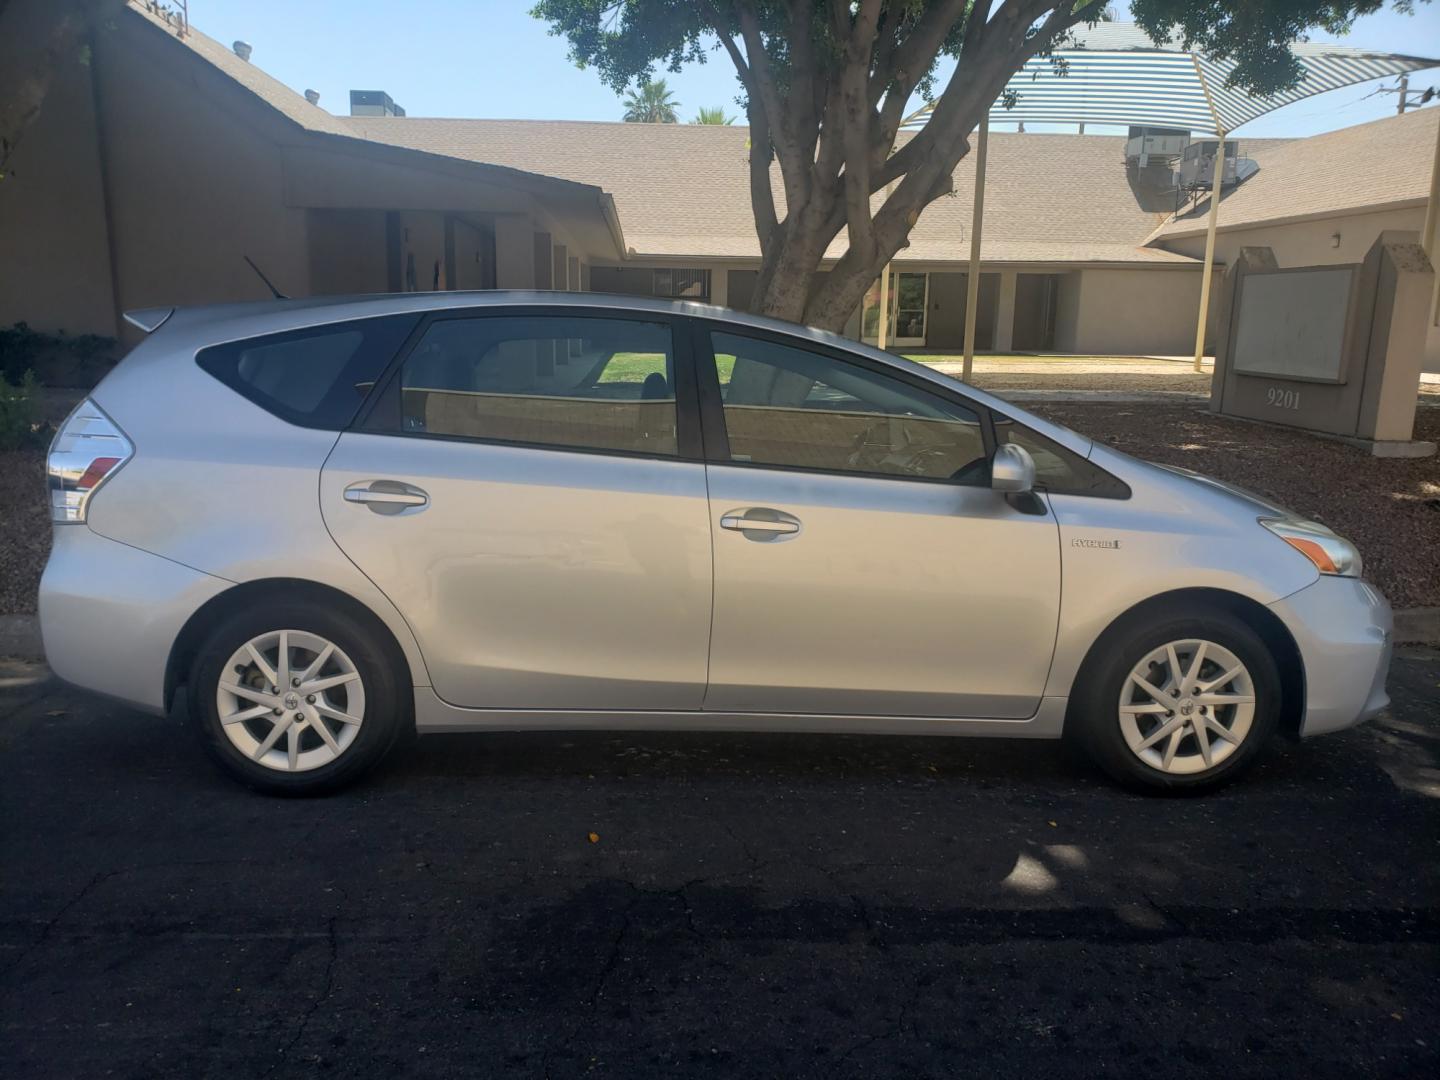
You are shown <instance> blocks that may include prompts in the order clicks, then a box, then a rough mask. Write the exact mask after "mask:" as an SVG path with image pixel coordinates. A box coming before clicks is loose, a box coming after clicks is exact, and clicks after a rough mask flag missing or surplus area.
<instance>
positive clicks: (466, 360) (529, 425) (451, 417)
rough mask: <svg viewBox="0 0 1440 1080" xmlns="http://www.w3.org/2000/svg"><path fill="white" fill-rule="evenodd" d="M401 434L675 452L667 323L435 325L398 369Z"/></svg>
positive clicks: (578, 320) (500, 320)
mask: <svg viewBox="0 0 1440 1080" xmlns="http://www.w3.org/2000/svg"><path fill="white" fill-rule="evenodd" d="M400 394H401V425H402V427H403V430H405V431H407V432H413V433H424V434H428V435H445V436H452V437H460V438H472V439H494V440H498V441H503V442H520V443H533V444H539V445H544V446H557V447H575V448H578V449H588V450H614V451H626V452H632V453H647V454H674V453H676V450H677V446H676V413H675V364H674V353H673V350H672V348H671V341H670V329H669V327H668V326H667V325H664V324H660V323H647V322H637V321H628V320H621V319H602V318H585V317H574V318H563V317H562V318H550V317H544V316H533V317H496V318H474V319H447V320H443V321H441V322H437V323H435V324H433V325H432V326H431V327H430V329H429V330H427V331H426V332H425V336H424V337H423V338H422V339H421V340H420V343H419V344H418V345H416V347H415V349H414V351H413V352H412V353H411V354H410V355H409V357H407V358H406V360H405V364H404V366H403V369H402V372H401V385H400Z"/></svg>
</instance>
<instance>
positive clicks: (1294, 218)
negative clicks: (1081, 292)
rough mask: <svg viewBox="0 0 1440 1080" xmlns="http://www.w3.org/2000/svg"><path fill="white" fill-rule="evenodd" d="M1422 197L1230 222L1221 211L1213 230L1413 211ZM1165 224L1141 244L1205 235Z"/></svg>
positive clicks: (1199, 227) (1421, 203)
mask: <svg viewBox="0 0 1440 1080" xmlns="http://www.w3.org/2000/svg"><path fill="white" fill-rule="evenodd" d="M1425 202H1426V200H1425V199H1423V198H1409V199H1391V200H1388V201H1386V202H1378V203H1365V204H1364V205H1361V206H1344V207H1338V208H1333V209H1329V210H1312V211H1310V212H1308V213H1303V214H1283V215H1280V216H1278V217H1268V218H1258V219H1253V220H1247V221H1232V222H1229V223H1228V224H1227V223H1226V221H1225V216H1224V214H1221V216H1220V220H1219V221H1217V222H1216V223H1215V231H1216V232H1238V231H1240V230H1242V229H1264V228H1269V227H1271V226H1276V225H1299V224H1303V223H1304V222H1307V221H1325V220H1328V219H1330V218H1339V217H1355V216H1357V215H1360V214H1383V213H1385V212H1387V211H1390V210H1413V209H1415V208H1417V207H1418V208H1424V206H1425ZM1220 208H1221V209H1222V210H1223V209H1224V208H1225V204H1224V203H1223V202H1222V203H1221V204H1220ZM1167 229H1169V225H1161V226H1160V227H1159V228H1158V229H1156V230H1155V231H1154V232H1152V233H1151V234H1150V235H1149V236H1148V237H1146V239H1145V243H1144V244H1143V245H1142V246H1144V247H1154V246H1155V245H1156V244H1159V243H1161V242H1162V241H1165V240H1193V239H1194V238H1195V237H1197V236H1204V235H1205V225H1204V224H1203V221H1202V222H1201V223H1198V224H1196V225H1195V226H1194V227H1193V228H1186V229H1176V230H1172V231H1168V232H1167V231H1166V230H1167Z"/></svg>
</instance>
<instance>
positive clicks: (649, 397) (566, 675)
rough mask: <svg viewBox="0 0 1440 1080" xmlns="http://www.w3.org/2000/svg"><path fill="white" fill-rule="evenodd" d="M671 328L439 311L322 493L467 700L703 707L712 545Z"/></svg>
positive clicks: (349, 546) (451, 692)
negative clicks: (438, 314) (442, 314)
mask: <svg viewBox="0 0 1440 1080" xmlns="http://www.w3.org/2000/svg"><path fill="white" fill-rule="evenodd" d="M676 339H677V335H676V334H675V333H674V324H673V323H672V322H671V321H669V320H666V319H663V318H658V317H654V318H652V317H647V316H640V315H636V316H633V317H630V318H610V317H605V316H604V315H603V314H601V313H594V314H585V313H584V312H583V309H582V311H581V313H580V314H576V313H575V311H574V309H563V310H562V309H554V308H551V309H549V310H548V311H547V310H546V309H544V308H537V309H528V310H527V311H524V312H519V313H517V312H515V311H514V310H508V311H506V312H503V313H498V314H485V313H482V312H468V313H460V314H459V315H458V316H455V315H447V316H445V317H438V318H435V319H434V320H432V321H431V322H429V324H428V325H427V326H426V327H424V328H423V329H422V331H421V332H420V333H419V335H418V339H417V340H416V343H415V344H414V346H413V348H412V349H411V350H410V351H409V353H408V354H407V355H406V356H405V357H404V358H403V360H402V361H401V363H400V364H399V365H398V367H397V368H396V370H394V371H393V373H392V374H391V376H390V377H389V380H388V382H387V384H386V386H385V387H384V388H383V389H382V390H380V391H379V392H378V394H377V395H376V399H375V404H374V405H373V407H372V408H371V409H370V411H369V412H368V414H367V415H366V416H365V417H364V418H363V420H362V421H361V423H360V425H359V426H358V427H357V429H356V430H352V431H348V432H346V433H345V434H343V435H342V436H341V437H340V440H339V442H338V443H337V444H336V446H335V449H334V452H333V453H332V454H331V456H330V458H329V460H328V461H327V463H326V465H325V468H324V471H323V473H322V476H321V484H320V497H321V505H322V509H323V513H324V517H325V522H326V524H327V525H328V526H329V529H330V531H331V533H332V535H333V536H334V537H335V540H336V542H337V543H338V544H339V545H340V547H341V548H342V549H343V550H344V551H345V553H346V554H347V555H348V556H349V557H350V558H351V559H352V560H353V561H354V562H355V563H356V564H357V565H358V566H359V567H360V569H361V570H363V571H364V572H365V573H366V574H367V575H368V576H369V577H370V578H371V580H373V581H374V582H375V583H376V585H378V586H379V587H380V588H381V589H382V590H383V591H384V592H385V593H386V595H387V596H389V598H390V599H391V601H392V602H393V603H394V604H395V606H396V607H397V608H398V609H399V610H400V612H401V613H402V614H403V615H404V617H405V619H406V621H407V622H408V623H409V624H410V626H411V628H412V629H413V630H414V632H415V636H416V640H417V641H418V642H419V645H420V649H421V651H422V653H423V654H424V658H425V663H426V666H427V668H428V669H429V672H430V676H431V681H432V683H433V686H434V689H435V692H436V693H437V694H438V695H439V696H440V698H441V699H443V700H444V701H446V702H449V703H450V704H452V705H459V706H464V707H470V708H507V709H550V710H555V709H585V710H628V709H654V710H685V709H698V708H699V707H700V705H701V699H702V697H703V695H704V689H705V666H706V650H707V647H708V642H709V632H710V593H711V556H710V530H709V525H708V512H707V503H706V496H705V474H704V465H703V463H702V462H701V461H700V460H699V457H700V455H699V445H700V443H699V432H698V430H697V428H698V424H697V423H696V422H695V421H694V419H693V410H694V405H693V402H694V386H693V367H692V366H691V365H690V363H689V359H688V356H686V355H683V354H677V349H676Z"/></svg>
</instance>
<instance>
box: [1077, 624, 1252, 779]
mask: <svg viewBox="0 0 1440 1080" xmlns="http://www.w3.org/2000/svg"><path fill="white" fill-rule="evenodd" d="M1096 653H1097V655H1096V656H1095V657H1094V659H1093V661H1092V665H1091V666H1092V670H1090V671H1088V672H1086V674H1085V675H1084V676H1083V677H1082V681H1081V686H1080V687H1079V692H1078V694H1077V699H1076V709H1075V710H1074V711H1073V712H1072V713H1071V717H1070V721H1069V723H1073V724H1074V725H1075V727H1076V728H1077V729H1078V730H1076V731H1075V734H1076V735H1078V737H1079V740H1080V742H1081V743H1082V744H1083V746H1084V747H1085V749H1086V750H1087V751H1088V752H1089V754H1090V756H1091V757H1092V758H1093V759H1094V760H1095V761H1096V763H1097V764H1099V765H1100V767H1101V768H1103V769H1104V770H1105V771H1106V772H1108V773H1109V774H1110V775H1111V776H1113V777H1115V778H1116V779H1117V780H1119V781H1120V782H1121V783H1124V784H1126V785H1127V786H1129V787H1133V788H1137V789H1140V790H1144V791H1151V792H1169V793H1176V794H1179V793H1188V792H1200V791H1205V790H1210V789H1212V788H1215V787H1218V786H1219V785H1221V784H1224V783H1227V782H1229V781H1230V780H1232V779H1234V778H1235V777H1236V776H1238V775H1239V774H1240V773H1241V772H1243V771H1244V770H1245V769H1247V768H1249V767H1250V765H1252V764H1253V763H1254V761H1255V759H1256V758H1257V757H1258V756H1259V754H1260V753H1261V752H1262V751H1263V750H1264V747H1265V744H1266V743H1267V742H1268V741H1269V738H1270V736H1271V735H1272V734H1273V732H1274V731H1275V727H1276V724H1277V722H1278V718H1279V715H1280V678H1279V673H1278V671H1277V669H1276V666H1275V660H1274V658H1273V657H1272V655H1271V653H1270V650H1269V649H1268V648H1267V647H1266V645H1265V643H1264V641H1262V640H1261V639H1260V637H1259V636H1258V635H1257V634H1256V633H1255V632H1254V631H1253V630H1251V629H1250V628H1249V627H1248V626H1246V625H1245V624H1244V623H1243V622H1241V621H1240V620H1239V619H1237V618H1235V617H1234V616H1232V615H1230V614H1228V613H1221V612H1215V613H1206V614H1203V615H1199V616H1197V617H1194V618H1165V619H1160V620H1152V621H1150V622H1149V623H1148V624H1140V625H1134V626H1131V627H1129V628H1127V629H1123V630H1121V631H1120V632H1118V633H1115V634H1113V635H1111V636H1110V637H1109V638H1108V639H1107V640H1105V641H1102V642H1101V644H1100V646H1099V648H1098V649H1097V650H1096Z"/></svg>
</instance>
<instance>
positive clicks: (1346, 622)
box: [1270, 577, 1394, 736]
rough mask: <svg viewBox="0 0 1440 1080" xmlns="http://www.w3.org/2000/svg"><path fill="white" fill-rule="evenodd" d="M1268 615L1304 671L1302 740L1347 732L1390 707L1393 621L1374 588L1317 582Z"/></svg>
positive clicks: (1346, 582)
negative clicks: (1284, 632) (1286, 635)
mask: <svg viewBox="0 0 1440 1080" xmlns="http://www.w3.org/2000/svg"><path fill="white" fill-rule="evenodd" d="M1270 610H1272V611H1273V612H1275V614H1276V615H1277V616H1279V617H1280V619H1281V621H1283V622H1284V623H1285V625H1286V626H1287V627H1288V628H1289V630H1290V633H1291V635H1292V636H1293V637H1294V638H1295V644H1296V645H1297V646H1299V648H1300V658H1301V661H1302V663H1303V664H1304V666H1305V712H1304V715H1303V717H1302V718H1301V722H1300V734H1301V735H1302V736H1308V735H1323V734H1324V733H1325V732H1327V731H1340V730H1342V729H1344V728H1348V727H1353V726H1355V725H1356V724H1360V723H1363V722H1364V721H1366V720H1369V719H1370V718H1371V717H1372V716H1374V715H1375V714H1376V713H1378V712H1379V711H1380V710H1381V709H1383V708H1385V706H1387V705H1389V704H1390V697H1389V695H1388V694H1386V692H1385V676H1386V675H1387V674H1388V673H1389V670H1390V654H1391V651H1392V649H1393V642H1392V638H1393V630H1394V620H1393V619H1392V617H1391V614H1390V605H1389V603H1387V602H1386V600H1385V597H1383V596H1381V595H1380V593H1379V591H1378V590H1376V589H1375V587H1374V586H1372V585H1369V584H1367V583H1366V582H1363V581H1359V580H1357V579H1355V578H1341V577H1321V578H1320V580H1319V581H1317V582H1315V583H1314V584H1313V585H1309V586H1306V587H1305V588H1303V589H1301V590H1300V591H1299V592H1297V593H1292V594H1291V595H1289V596H1287V597H1285V599H1283V600H1277V601H1276V602H1275V603H1273V604H1271V605H1270Z"/></svg>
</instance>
